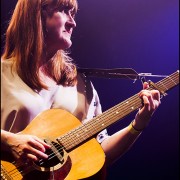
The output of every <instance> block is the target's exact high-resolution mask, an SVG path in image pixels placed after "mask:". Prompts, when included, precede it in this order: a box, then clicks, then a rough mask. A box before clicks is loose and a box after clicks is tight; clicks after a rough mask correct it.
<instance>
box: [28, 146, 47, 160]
mask: <svg viewBox="0 0 180 180" xmlns="http://www.w3.org/2000/svg"><path fill="white" fill-rule="evenodd" d="M26 154H32V155H34V156H36V157H37V158H43V159H47V158H48V155H47V154H45V153H44V152H42V151H39V150H38V149H35V148H33V147H30V148H29V149H28V150H27V152H26Z"/></svg>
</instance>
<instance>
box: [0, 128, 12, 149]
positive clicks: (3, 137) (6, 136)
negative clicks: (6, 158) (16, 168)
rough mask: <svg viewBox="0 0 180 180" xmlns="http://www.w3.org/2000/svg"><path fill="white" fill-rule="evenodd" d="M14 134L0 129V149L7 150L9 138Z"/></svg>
mask: <svg viewBox="0 0 180 180" xmlns="http://www.w3.org/2000/svg"><path fill="white" fill-rule="evenodd" d="M12 135H14V134H13V133H11V132H8V131H5V130H1V149H2V150H5V151H9V143H8V142H9V138H11V136H12Z"/></svg>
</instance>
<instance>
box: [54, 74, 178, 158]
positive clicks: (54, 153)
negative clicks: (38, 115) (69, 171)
mask: <svg viewBox="0 0 180 180" xmlns="http://www.w3.org/2000/svg"><path fill="white" fill-rule="evenodd" d="M167 78H170V79H172V78H171V77H169V76H168V77H167ZM172 81H173V84H176V82H175V81H174V80H172ZM62 149H64V148H60V149H59V150H62ZM58 153H59V152H58ZM55 154H56V153H52V154H50V156H51V155H55ZM53 157H54V156H53ZM53 157H51V158H53ZM51 158H50V159H51Z"/></svg>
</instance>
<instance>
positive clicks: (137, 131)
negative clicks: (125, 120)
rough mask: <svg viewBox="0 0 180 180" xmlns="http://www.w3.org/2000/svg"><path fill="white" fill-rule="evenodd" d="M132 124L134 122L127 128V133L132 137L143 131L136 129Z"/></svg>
mask: <svg viewBox="0 0 180 180" xmlns="http://www.w3.org/2000/svg"><path fill="white" fill-rule="evenodd" d="M133 123H134V120H133V121H132V122H131V123H130V124H129V126H128V129H129V132H130V133H131V134H133V135H139V134H140V133H141V132H142V131H143V130H144V129H138V128H136V126H134V124H133Z"/></svg>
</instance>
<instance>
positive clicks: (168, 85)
mask: <svg viewBox="0 0 180 180" xmlns="http://www.w3.org/2000/svg"><path fill="white" fill-rule="evenodd" d="M178 84H179V71H176V72H174V73H173V74H171V75H169V76H167V77H166V78H164V79H163V80H161V81H159V82H157V83H156V84H155V85H156V86H157V87H158V88H159V89H160V90H161V91H162V92H167V91H168V90H170V89H172V88H173V87H175V86H177V85H178ZM149 89H154V87H150V88H149ZM141 106H142V101H141V99H140V98H139V96H138V94H135V95H134V96H132V97H130V98H128V99H126V100H125V101H123V102H121V103H119V104H117V105H115V106H113V107H112V108H110V109H109V110H106V111H105V112H103V113H102V114H100V115H98V116H96V117H95V118H93V119H92V120H90V121H88V122H87V123H85V124H82V125H80V126H79V127H77V128H75V129H73V130H71V131H70V132H68V133H66V134H65V135H63V136H61V137H59V138H57V140H58V141H59V142H60V143H61V144H63V146H64V147H65V149H66V150H70V149H72V148H74V147H76V146H77V145H79V144H80V143H82V142H84V141H86V140H87V139H89V138H91V137H92V136H94V135H96V134H97V133H99V132H100V131H102V130H103V129H105V128H107V127H109V126H110V125H112V124H114V123H115V122H117V121H119V120H121V119H123V118H124V117H126V116H127V115H129V114H130V113H132V112H134V111H135V110H137V109H138V108H140V107H141Z"/></svg>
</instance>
